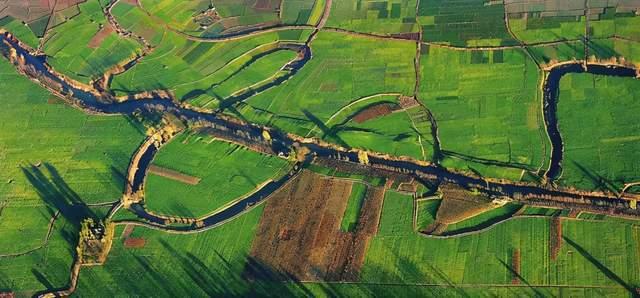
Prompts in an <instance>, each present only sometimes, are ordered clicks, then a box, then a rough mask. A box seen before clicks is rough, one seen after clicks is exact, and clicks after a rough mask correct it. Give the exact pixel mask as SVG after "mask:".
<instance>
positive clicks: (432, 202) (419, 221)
mask: <svg viewBox="0 0 640 298" xmlns="http://www.w3.org/2000/svg"><path fill="white" fill-rule="evenodd" d="M441 202H442V200H440V199H427V200H420V201H418V210H416V215H417V218H416V229H417V230H418V231H422V230H424V229H425V228H426V227H428V226H429V225H430V224H432V223H434V222H435V221H436V213H437V212H438V207H440V203H441Z"/></svg>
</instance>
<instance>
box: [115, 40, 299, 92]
mask: <svg viewBox="0 0 640 298" xmlns="http://www.w3.org/2000/svg"><path fill="white" fill-rule="evenodd" d="M296 32H297V33H299V34H297V35H295V36H292V37H291V36H285V37H281V34H278V33H277V32H273V33H266V34H260V35H257V36H255V37H249V38H244V39H240V40H236V41H230V42H223V43H206V42H193V41H190V40H187V39H185V38H184V37H182V36H180V35H178V34H176V33H171V32H168V33H166V34H165V35H164V38H163V39H162V41H161V42H159V44H158V48H156V50H154V51H153V53H151V54H150V55H148V56H147V57H145V59H143V60H142V61H140V63H138V64H136V65H135V66H134V67H133V68H131V69H130V70H129V71H127V72H125V73H123V74H121V75H118V76H116V77H115V78H114V80H113V83H112V88H113V89H114V90H116V91H117V92H118V93H120V94H128V93H136V92H142V91H148V90H154V89H164V90H172V91H173V92H174V94H175V96H176V97H177V98H178V99H181V100H193V101H194V102H195V103H199V104H206V102H208V100H211V99H212V98H216V96H217V95H216V94H215V92H216V90H213V89H215V88H214V87H216V86H218V85H219V84H222V83H224V82H227V81H228V78H229V77H232V76H236V75H238V76H239V77H238V78H237V79H236V78H234V79H233V80H231V81H228V82H227V84H230V85H226V88H231V89H233V87H234V86H238V87H239V84H247V83H250V84H253V83H257V82H259V81H261V80H264V79H265V78H267V77H269V76H271V75H273V74H274V73H275V72H277V70H278V69H280V68H281V67H282V66H284V64H281V63H282V60H283V56H282V55H288V54H283V53H282V52H277V54H276V55H273V53H272V54H269V55H266V56H263V55H265V54H268V53H269V52H271V51H273V50H274V49H275V48H276V47H277V46H278V43H277V42H279V41H283V40H286V39H287V38H301V39H302V38H305V34H306V32H307V31H296ZM254 62H255V63H254ZM245 68H246V69H245ZM252 69H253V70H252ZM256 72H265V73H261V74H260V75H256ZM235 84H238V85H235ZM218 87H222V88H224V87H223V86H218ZM242 87H246V86H242ZM233 91H235V90H233ZM221 92H222V91H221ZM224 92H227V93H228V92H232V91H231V90H226V91H224ZM201 95H202V96H204V97H205V98H198V97H199V96H201ZM207 99H208V100H207Z"/></svg>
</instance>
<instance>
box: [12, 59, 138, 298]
mask: <svg viewBox="0 0 640 298" xmlns="http://www.w3.org/2000/svg"><path fill="white" fill-rule="evenodd" d="M0 88H1V89H2V90H12V91H11V92H3V93H0V106H2V108H1V109H0V117H1V119H3V124H2V125H1V126H2V133H0V181H1V182H0V209H2V211H0V238H1V239H2V241H0V243H1V244H0V255H6V254H15V253H21V252H26V251H28V250H31V249H35V248H37V247H39V246H40V245H41V244H43V241H44V240H45V237H46V234H47V229H48V225H49V220H50V218H51V216H52V213H53V212H54V211H55V210H61V211H63V212H62V215H61V216H60V218H59V219H58V220H57V221H56V223H55V226H54V228H55V229H54V230H53V231H52V234H51V237H50V240H49V242H48V244H47V245H46V246H45V247H44V248H42V249H39V250H36V251H35V252H32V253H29V254H27V255H24V256H20V257H15V258H7V257H0V272H1V273H0V289H7V288H10V289H13V290H15V291H18V292H20V291H33V290H36V289H41V288H44V287H45V285H46V284H50V285H51V287H61V286H64V285H65V284H66V283H67V280H68V275H69V269H70V267H71V261H72V256H73V252H74V247H75V241H76V240H75V239H76V234H77V230H76V226H75V224H77V217H78V216H80V215H82V214H83V212H86V211H83V210H86V208H82V207H79V208H78V207H73V206H81V205H82V204H83V203H97V202H111V201H116V200H119V199H120V196H121V195H122V190H123V188H124V175H125V173H126V170H127V167H128V163H129V158H130V156H131V154H133V152H134V151H135V150H136V148H137V147H138V145H139V144H140V143H141V142H142V140H143V134H142V133H141V132H140V130H139V129H140V128H139V126H138V125H137V124H134V123H133V122H132V121H131V119H127V118H125V117H121V116H112V117H98V116H88V115H86V114H84V113H83V112H81V111H78V110H75V109H73V108H71V107H68V106H66V105H65V104H64V103H62V102H61V101H60V100H59V99H57V98H54V97H52V96H51V95H50V94H49V93H48V92H47V91H45V90H44V89H42V88H40V87H37V86H36V85H35V84H34V83H32V82H31V81H30V80H28V79H27V78H25V77H24V76H22V75H19V74H18V73H17V72H16V70H15V69H14V68H13V66H12V65H10V64H9V63H8V62H7V61H6V60H5V59H1V61H0ZM27 295H30V294H27Z"/></svg>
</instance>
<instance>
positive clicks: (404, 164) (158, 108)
mask: <svg viewBox="0 0 640 298" xmlns="http://www.w3.org/2000/svg"><path fill="white" fill-rule="evenodd" d="M0 36H1V38H0V52H1V53H2V54H3V55H4V56H6V57H9V56H10V55H9V54H10V50H11V49H13V50H15V52H17V54H18V56H20V57H21V58H18V59H12V61H15V60H18V61H20V60H22V61H24V62H22V65H18V67H19V68H20V69H22V70H23V71H24V72H25V74H26V75H27V76H29V77H31V78H32V79H36V80H38V81H39V83H40V84H41V85H43V86H44V87H46V88H47V89H49V90H52V91H53V92H56V93H58V94H61V95H62V96H64V97H65V98H67V100H69V101H70V102H71V103H72V104H74V105H76V106H77V107H79V108H81V109H83V110H85V111H88V112H92V113H101V114H133V113H135V112H149V113H158V112H162V113H167V112H169V113H172V114H174V115H176V116H177V117H178V118H179V119H181V120H183V121H189V122H192V123H200V124H203V123H206V124H207V125H206V127H207V132H208V133H210V134H212V135H214V136H215V137H217V138H221V139H225V140H229V141H233V142H235V143H239V144H243V145H245V146H247V147H250V148H251V147H252V146H254V147H255V146H256V145H261V146H263V147H265V146H266V147H269V148H270V151H271V153H272V154H279V155H284V156H288V155H289V154H290V152H291V149H292V148H293V146H294V143H296V144H297V145H298V146H300V147H305V148H306V149H307V150H308V152H310V155H309V156H312V157H316V158H322V159H329V160H336V161H339V162H347V163H349V162H350V163H353V164H354V166H355V165H356V164H358V160H359V158H358V154H357V152H354V151H346V150H340V149H336V148H333V147H332V146H329V145H320V144H316V143H300V142H297V141H296V139H298V140H299V139H302V138H301V137H295V136H292V135H288V134H285V133H283V132H281V131H279V130H277V129H273V128H268V127H262V126H258V125H254V124H251V123H246V122H242V121H240V120H238V119H235V118H231V117H228V116H225V115H221V114H209V113H202V112H197V111H194V110H190V109H186V108H183V107H180V106H178V104H176V103H175V102H173V101H171V100H170V99H165V98H159V97H150V98H147V99H138V100H128V101H125V102H121V103H119V102H116V101H115V100H114V99H113V97H112V96H110V95H109V94H108V93H106V92H102V93H99V92H97V91H95V92H93V91H92V92H88V91H84V90H81V89H79V88H76V87H74V86H73V85H72V84H70V83H69V82H67V81H66V80H65V79H63V78H62V77H60V76H59V75H58V74H56V73H55V72H53V71H52V70H51V69H50V68H49V67H48V65H47V64H46V61H45V59H43V58H41V57H38V56H33V55H31V54H30V53H29V52H28V51H27V50H25V49H24V48H22V47H21V46H20V44H18V42H16V41H15V40H13V39H12V38H10V37H9V36H7V35H2V34H0ZM14 56H15V55H14ZM14 58H15V57H14ZM14 63H15V62H14ZM574 67H575V66H567V67H566V68H564V67H563V68H559V71H558V72H556V73H555V74H554V76H553V77H552V80H554V82H555V83H553V82H552V83H550V84H546V86H547V87H549V90H556V91H555V92H556V93H557V85H558V81H559V79H560V77H561V76H562V74H564V73H569V72H578V71H579V70H578V69H575V68H574ZM598 71H606V69H600V68H594V73H598ZM625 73H626V72H625ZM554 84H555V85H554ZM554 86H555V87H554ZM548 93H549V94H551V92H548ZM555 98H556V100H557V94H556V97H555ZM550 99H551V102H553V98H550ZM549 111H553V113H551V114H549V115H550V116H553V117H550V118H549V119H547V121H549V120H551V121H555V109H549ZM546 113H547V110H545V114H546ZM548 123H549V122H548ZM549 126H551V127H556V130H557V121H556V122H555V125H549ZM265 129H266V130H268V131H269V134H270V136H271V138H270V140H266V139H265V138H264V136H263V134H262V132H263V131H264V130H265ZM558 137H559V134H558ZM294 138H296V139H294ZM561 143H562V142H561V140H560V144H561ZM146 150H148V152H143V153H142V154H143V155H142V158H140V162H139V163H138V164H137V165H132V167H131V168H132V169H137V170H136V173H135V174H134V181H133V185H132V189H133V190H139V189H141V188H142V183H144V177H145V175H146V172H147V168H148V166H149V164H150V162H151V160H152V159H153V156H154V155H155V153H156V152H157V150H158V148H157V147H156V146H148V148H147V149H146ZM560 151H561V150H560ZM367 167H371V168H376V169H380V170H382V171H386V172H395V173H402V174H404V175H412V176H414V177H416V178H419V179H427V180H431V181H437V182H448V183H453V184H456V185H459V186H461V187H463V188H466V189H477V190H479V191H481V192H483V193H485V194H488V195H491V196H495V197H510V198H516V199H517V200H519V201H522V202H524V203H527V202H529V203H536V204H546V203H549V202H551V203H556V204H567V203H571V204H575V205H578V206H583V207H585V208H586V207H590V208H591V207H593V208H602V210H603V211H606V212H610V213H617V214H625V215H631V216H639V215H640V210H633V209H631V208H630V201H629V200H628V199H625V198H617V197H616V196H615V195H612V194H608V193H595V192H593V193H584V192H582V193H581V192H577V191H571V190H558V189H552V188H549V187H542V186H535V185H527V184H522V183H517V182H508V181H504V182H503V181H500V182H494V181H487V180H485V179H482V178H480V177H476V176H472V175H467V174H463V173H457V172H452V171H449V170H448V169H446V168H443V167H441V166H438V165H434V164H423V163H420V162H418V161H412V160H401V159H394V158H381V157H377V156H372V155H371V156H369V164H368V165H367ZM302 168H303V166H302V165H301V164H298V165H296V167H295V169H294V170H293V171H291V172H290V173H289V174H288V175H285V176H284V177H282V178H280V179H278V180H275V181H272V182H269V183H267V184H265V185H264V186H263V187H262V188H261V189H259V190H257V191H256V192H255V193H253V194H251V195H249V196H247V197H245V198H242V199H240V200H238V201H236V202H235V203H234V204H232V205H231V206H230V207H228V208H226V209H224V210H222V211H220V212H218V213H215V214H212V215H211V216H208V217H206V218H204V219H203V223H204V226H200V227H197V226H195V225H193V226H187V227H172V226H167V225H166V224H165V222H164V219H162V218H160V217H158V216H155V215H153V214H150V213H149V212H147V211H146V210H145V209H144V206H142V205H140V204H133V205H132V208H131V209H132V210H133V211H134V213H135V214H137V216H138V217H140V218H141V219H144V220H146V221H148V222H150V223H152V224H154V225H158V226H160V227H162V228H164V229H172V230H198V229H206V228H208V227H213V226H217V225H220V224H222V223H224V222H226V221H228V220H229V219H232V218H234V217H236V216H238V215H240V214H242V213H243V212H245V210H247V209H248V208H249V207H251V206H254V205H257V204H259V203H260V202H262V201H263V200H265V199H266V198H267V197H268V196H269V195H270V194H271V193H273V192H275V191H276V190H278V189H279V188H280V187H281V186H282V185H284V184H285V183H286V182H287V181H288V180H289V179H291V178H292V177H294V176H295V174H296V173H297V172H298V171H300V169H302ZM598 210H600V209H598Z"/></svg>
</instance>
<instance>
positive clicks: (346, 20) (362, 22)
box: [327, 0, 418, 34]
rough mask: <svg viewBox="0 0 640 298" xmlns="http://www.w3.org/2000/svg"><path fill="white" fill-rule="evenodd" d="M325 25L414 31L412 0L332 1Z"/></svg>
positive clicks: (415, 25)
mask: <svg viewBox="0 0 640 298" xmlns="http://www.w3.org/2000/svg"><path fill="white" fill-rule="evenodd" d="M327 26H328V27H336V28H341V29H346V30H351V31H358V32H367V33H381V34H388V33H409V32H418V26H417V24H416V0H389V1H372V0H365V1H362V0H341V1H333V2H332V7H331V14H330V15H329V20H328V21H327Z"/></svg>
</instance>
